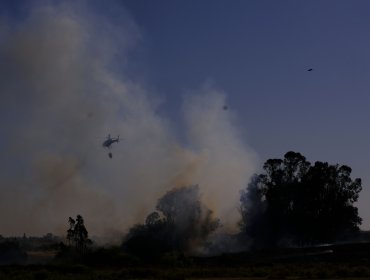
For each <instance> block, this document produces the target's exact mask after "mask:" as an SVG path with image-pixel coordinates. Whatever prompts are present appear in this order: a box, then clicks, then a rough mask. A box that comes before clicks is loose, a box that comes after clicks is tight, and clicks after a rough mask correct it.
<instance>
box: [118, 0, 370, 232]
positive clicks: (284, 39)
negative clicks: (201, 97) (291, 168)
mask: <svg viewBox="0 0 370 280" xmlns="http://www.w3.org/2000/svg"><path fill="white" fill-rule="evenodd" d="M123 4H124V5H125V6H126V7H127V9H128V11H129V13H131V15H132V16H133V18H134V20H135V21H136V23H137V24H138V26H139V27H140V30H141V32H142V34H143V40H142V42H141V46H140V54H141V57H140V58H138V61H140V63H142V64H141V67H142V68H141V69H140V70H142V73H145V79H146V81H147V82H148V84H149V85H150V86H151V87H153V88H154V89H155V90H157V91H158V92H161V93H163V94H165V95H166V100H167V103H166V107H167V110H169V111H172V113H174V114H176V110H177V105H178V103H179V99H181V94H183V93H184V91H186V90H188V89H192V88H196V87H199V86H200V85H201V84H202V83H204V82H205V81H207V80H210V81H212V83H213V84H214V86H215V87H217V88H220V89H222V90H224V91H225V92H226V93H227V95H228V105H229V106H230V108H232V109H233V110H235V111H236V112H237V113H238V117H239V121H240V124H241V125H242V126H243V128H244V129H245V131H246V134H247V139H248V142H249V144H250V145H251V146H252V148H254V149H255V151H256V152H257V153H258V155H259V156H260V158H261V161H264V160H266V159H268V158H271V157H282V156H283V155H284V153H285V152H287V151H288V150H295V151H299V152H301V153H302V154H304V155H305V156H306V157H307V158H308V160H310V161H312V162H314V161H316V160H320V161H328V162H329V163H333V164H334V163H339V164H347V165H349V166H351V167H352V168H353V176H356V177H360V178H362V179H363V191H362V194H361V196H360V203H359V208H360V215H361V216H362V217H363V219H364V221H363V227H364V228H366V229H369V228H370V214H369V213H370V206H369V204H368V203H367V201H368V199H370V191H369V190H368V186H369V184H370V176H369V175H368V174H369V158H370V149H369V143H370V129H369V125H368V122H369V120H370V110H369V108H368V107H369V101H370V79H369V74H370V53H369V50H370V35H369V32H368V31H369V27H370V3H369V1H349V0H348V1H343V0H329V1H320V0H316V1H297V0H291V1H263V0H262V1H238V0H235V1H222V0H221V1H220V0H216V1H143V0H142V1H140V0H139V1H137V0H135V1H123ZM308 68H313V71H312V72H307V69H308ZM174 104H175V105H174Z"/></svg>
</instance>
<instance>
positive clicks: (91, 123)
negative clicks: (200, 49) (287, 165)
mask: <svg viewBox="0 0 370 280" xmlns="http://www.w3.org/2000/svg"><path fill="white" fill-rule="evenodd" d="M67 3H68V4H66V3H63V4H60V5H49V4H38V5H37V6H33V7H30V10H29V15H28V17H27V18H26V19H24V20H23V21H22V22H20V23H17V24H16V25H15V24H12V23H11V22H9V21H6V20H1V21H0V22H1V24H2V26H0V42H1V44H0V61H1V63H0V112H1V121H0V122H1V127H2V130H3V135H4V137H5V138H4V139H2V140H1V142H0V146H1V154H0V168H1V177H0V187H1V196H0V219H1V220H2V226H1V228H0V234H3V235H13V234H15V235H19V234H22V233H23V232H26V233H27V234H44V233H46V232H54V233H57V234H64V232H65V230H66V228H67V219H68V217H69V216H75V215H77V214H81V215H82V216H83V217H84V218H85V222H86V225H87V228H88V229H89V231H90V234H93V235H108V234H110V233H112V232H123V231H125V230H126V229H127V228H128V227H130V226H131V225H132V224H134V223H136V222H142V221H143V220H144V218H145V216H146V215H147V214H148V213H149V212H150V211H151V210H153V209H154V208H155V205H156V203H157V200H158V198H159V197H160V196H161V195H163V194H164V193H166V191H168V190H169V189H171V188H173V187H178V186H181V185H189V184H199V186H200V189H201V192H202V193H203V199H204V201H205V202H206V204H207V205H208V206H209V207H210V208H211V209H212V210H213V211H215V214H216V215H217V216H218V217H220V218H221V222H222V223H223V224H225V225H227V226H228V227H231V226H232V225H234V226H235V224H236V222H237V220H238V218H239V216H238V215H239V214H238V211H237V205H238V196H239V190H240V189H241V188H243V187H244V186H246V184H247V182H248V179H249V177H250V175H251V174H252V173H253V171H254V161H255V155H254V153H253V152H252V151H251V150H250V149H249V148H248V147H247V146H246V145H245V142H244V141H243V140H242V139H243V136H242V135H240V132H239V131H240V129H239V128H238V127H237V126H236V117H235V116H234V115H233V112H232V111H231V110H224V108H223V106H224V104H225V102H226V101H225V99H226V95H225V94H224V93H222V92H218V91H215V90H213V89H212V88H209V87H205V88H202V89H201V90H199V91H197V92H195V93H192V94H190V95H189V96H188V97H186V98H185V101H184V110H183V112H184V120H185V126H184V127H183V130H184V131H185V135H187V143H186V147H187V148H185V147H184V145H183V144H181V141H178V139H177V136H176V133H174V131H175V130H174V129H173V125H174V124H173V123H171V121H170V118H164V117H161V116H159V115H158V114H157V113H156V111H157V107H156V104H157V103H158V102H157V101H158V97H157V96H153V94H151V93H149V92H146V91H145V89H143V88H142V87H141V86H140V85H137V84H134V83H133V82H131V81H129V80H128V79H127V78H125V75H124V72H123V73H122V71H120V70H115V69H119V67H118V66H117V59H118V61H119V62H121V63H123V64H124V63H125V61H126V59H127V57H128V56H129V54H130V48H134V47H135V42H137V41H138V40H139V38H140V33H139V31H138V28H137V27H136V25H135V23H134V22H133V20H132V19H131V18H130V17H129V15H128V14H127V13H126V12H125V10H124V9H123V8H122V7H120V8H119V9H120V11H121V13H120V15H121V17H120V18H119V21H117V20H114V21H113V20H111V19H110V18H109V17H107V16H104V14H100V13H99V14H97V13H96V12H94V11H93V10H92V9H90V8H89V7H88V6H87V5H82V4H81V3H80V4H79V5H76V4H71V3H72V2H67ZM82 3H84V2H82ZM86 3H88V2H86ZM117 9H118V7H115V10H117ZM179 110H180V108H179ZM108 133H111V135H112V136H116V135H118V134H119V135H120V137H121V139H122V140H121V141H120V142H119V143H118V144H114V147H113V151H112V152H113V159H109V158H108V156H107V151H105V150H104V149H103V148H102V146H101V143H102V142H103V140H104V137H105V135H107V134H108Z"/></svg>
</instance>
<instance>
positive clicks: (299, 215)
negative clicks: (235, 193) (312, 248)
mask: <svg viewBox="0 0 370 280" xmlns="http://www.w3.org/2000/svg"><path fill="white" fill-rule="evenodd" d="M263 169H264V173H262V174H259V175H255V176H254V177H253V178H252V180H251V182H250V183H249V185H248V187H247V189H246V190H244V191H242V193H241V197H240V201H241V214H242V221H241V223H240V225H241V230H242V232H244V233H245V234H247V235H248V236H249V237H251V238H252V239H253V241H254V245H255V246H256V247H275V246H280V245H283V244H284V243H285V245H286V244H287V243H293V244H296V245H297V244H298V245H302V244H316V243H327V242H332V241H334V240H335V239H336V238H338V237H340V236H341V235H343V234H346V233H353V232H356V231H358V230H359V225H360V224H361V218H360V217H359V216H358V210H357V208H356V207H354V206H353V204H354V203H355V202H356V201H357V199H358V196H359V193H360V191H361V189H362V187H361V179H355V180H352V179H351V177H350V175H351V171H352V170H351V168H350V167H348V166H345V165H342V166H340V165H338V164H336V165H329V164H328V163H327V162H319V161H318V162H316V163H315V164H314V165H311V163H310V162H308V161H307V160H306V158H305V157H304V156H302V155H301V154H300V153H295V152H288V153H286V154H285V156H284V159H269V160H267V161H266V163H265V164H264V166H263Z"/></svg>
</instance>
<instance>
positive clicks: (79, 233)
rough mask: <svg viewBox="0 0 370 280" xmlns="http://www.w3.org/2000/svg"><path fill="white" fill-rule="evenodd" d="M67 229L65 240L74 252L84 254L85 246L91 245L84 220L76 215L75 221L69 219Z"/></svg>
mask: <svg viewBox="0 0 370 280" xmlns="http://www.w3.org/2000/svg"><path fill="white" fill-rule="evenodd" d="M68 223H69V229H68V230H67V240H68V244H69V245H70V246H74V248H75V249H76V251H77V252H78V253H80V254H84V253H85V252H86V249H87V246H88V245H90V244H92V241H91V240H90V239H89V238H88V235H89V234H88V231H87V229H86V227H85V225H84V219H83V218H82V216H81V215H77V218H76V220H74V219H73V218H71V217H69V219H68Z"/></svg>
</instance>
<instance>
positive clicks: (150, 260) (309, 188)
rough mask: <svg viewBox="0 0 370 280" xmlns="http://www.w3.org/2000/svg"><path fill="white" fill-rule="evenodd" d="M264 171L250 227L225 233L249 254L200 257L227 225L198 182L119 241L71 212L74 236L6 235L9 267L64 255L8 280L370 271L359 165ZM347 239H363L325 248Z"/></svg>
mask: <svg viewBox="0 0 370 280" xmlns="http://www.w3.org/2000/svg"><path fill="white" fill-rule="evenodd" d="M263 168H264V172H263V173H261V174H256V175H254V176H253V177H252V179H251V181H250V183H249V184H248V186H247V187H246V189H244V190H243V191H242V192H241V196H240V202H241V204H240V207H241V208H240V210H241V211H240V213H241V222H240V233H239V234H237V235H229V236H224V237H223V238H222V239H223V240H222V242H223V243H222V246H220V248H226V247H227V246H228V245H230V244H231V243H233V246H234V247H235V244H237V245H238V246H239V249H245V248H249V249H250V250H249V251H248V252H247V251H245V252H241V253H232V254H230V253H227V254H221V253H222V250H221V253H220V254H219V255H218V256H213V257H212V256H205V255H203V256H199V255H198V256H197V257H196V256H195V255H194V252H196V251H197V252H198V253H199V249H200V248H201V249H202V250H203V252H205V251H206V250H204V249H205V248H207V246H208V248H209V247H212V244H211V242H210V240H209V237H210V236H211V235H212V234H213V233H214V232H216V230H217V229H218V228H219V227H220V226H222V225H221V224H220V221H219V220H218V219H217V218H216V217H214V215H213V212H212V211H211V210H210V209H208V208H207V206H206V205H205V204H203V203H202V201H201V193H200V189H199V187H198V186H197V185H194V186H186V187H182V188H175V189H173V190H170V191H168V192H167V193H166V194H165V195H164V196H163V197H161V198H160V199H159V200H158V203H157V205H156V209H155V211H153V212H152V213H150V214H149V215H148V216H147V218H146V220H145V223H144V224H137V225H134V226H133V227H132V228H131V229H130V231H129V233H128V234H127V235H126V236H125V237H124V238H123V243H122V244H121V245H118V246H115V247H109V248H103V247H100V248H99V247H96V246H94V244H93V242H92V241H91V240H90V239H89V238H88V230H87V228H86V227H85V224H84V219H83V217H82V216H81V215H77V217H76V219H73V218H71V217H70V218H69V220H68V224H69V227H68V228H66V237H65V238H58V237H55V236H53V235H52V234H47V235H46V236H44V237H42V238H35V237H26V236H25V235H24V236H23V237H20V238H3V237H1V236H0V264H2V265H9V264H12V263H16V264H27V263H32V261H30V255H28V260H27V252H28V251H35V250H36V251H43V252H46V251H48V252H51V251H52V252H55V253H56V254H55V257H54V258H49V260H48V262H47V264H45V265H37V266H22V267H21V266H2V267H0V279H71V278H72V279H135V278H148V279H150V278H152V279H153V278H161V279H175V278H176V279H182V278H191V277H195V278H197V277H198V278H199V277H269V278H285V277H300V278H327V277H370V270H369V266H370V263H369V261H368V260H369V259H370V243H361V244H360V245H356V242H355V241H356V240H355V237H356V233H358V232H359V225H360V224H361V218H360V217H359V215H358V210H357V208H356V207H355V206H354V203H355V202H356V201H357V199H358V197H359V193H360V191H361V188H362V187H361V180H360V179H354V180H353V179H352V178H351V168H350V167H348V166H345V165H342V166H341V165H338V164H336V165H330V164H328V163H326V162H315V163H314V164H313V165H312V164H311V163H310V162H308V161H307V160H306V158H305V157H304V156H303V155H301V154H300V153H295V152H288V153H286V154H285V156H284V158H283V159H269V160H267V161H266V162H265V164H264V166H263ZM358 236H359V235H357V238H359V237H358ZM363 236H364V235H363ZM63 239H64V241H63V242H62V240H63ZM345 239H347V240H352V241H353V242H354V243H353V244H349V245H330V246H324V247H322V246H315V245H317V244H323V243H332V242H335V241H338V240H342V241H343V240H345ZM365 239H366V241H369V240H370V238H369V236H367V237H365ZM358 240H359V239H357V241H358ZM219 241H220V240H219ZM219 241H218V242H219ZM249 245H251V246H249ZM297 245H298V248H297ZM225 246H226V247H225ZM248 246H249V247H248ZM294 247H295V248H294ZM210 251H211V250H208V252H210ZM225 251H226V250H224V251H223V252H225ZM218 252H220V251H218ZM228 252H230V250H228Z"/></svg>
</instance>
